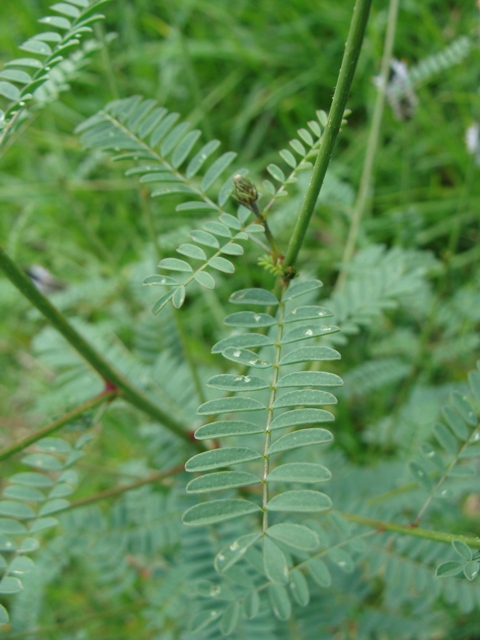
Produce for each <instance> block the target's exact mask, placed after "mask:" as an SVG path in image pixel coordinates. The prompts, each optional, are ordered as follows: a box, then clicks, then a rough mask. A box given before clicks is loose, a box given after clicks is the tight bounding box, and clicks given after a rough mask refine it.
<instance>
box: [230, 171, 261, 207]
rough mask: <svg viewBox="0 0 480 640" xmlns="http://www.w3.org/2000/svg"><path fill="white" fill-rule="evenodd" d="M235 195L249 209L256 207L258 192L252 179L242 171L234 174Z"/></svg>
mask: <svg viewBox="0 0 480 640" xmlns="http://www.w3.org/2000/svg"><path fill="white" fill-rule="evenodd" d="M233 195H234V196H235V198H236V199H237V200H238V202H240V204H243V206H244V207H247V209H255V208H256V207H255V203H256V202H257V200H258V192H257V189H256V187H255V185H254V184H253V182H252V181H251V180H249V179H248V178H246V177H245V176H242V175H241V174H240V173H237V175H235V176H233Z"/></svg>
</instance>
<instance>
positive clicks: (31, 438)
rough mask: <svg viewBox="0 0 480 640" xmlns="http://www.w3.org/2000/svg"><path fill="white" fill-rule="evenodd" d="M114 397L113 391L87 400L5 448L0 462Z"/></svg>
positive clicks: (1, 453) (115, 393)
mask: <svg viewBox="0 0 480 640" xmlns="http://www.w3.org/2000/svg"><path fill="white" fill-rule="evenodd" d="M116 396H117V392H116V391H115V390H110V391H107V390H105V391H103V392H102V393H99V394H98V395H96V396H95V397H94V398H90V400H87V401H86V402H84V403H83V404H80V405H78V407H75V408H74V409H72V410H71V411H68V412H67V413H65V414H64V415H63V416H61V417H60V418H57V420H53V422H49V423H48V424H46V425H45V426H43V427H41V428H40V429H37V430H36V431H34V432H33V433H30V434H29V435H28V436H25V438H22V439H21V440H18V442H15V443H14V444H12V445H10V446H9V447H5V448H4V449H1V450H0V461H2V460H5V459H6V458H10V456H13V455H14V454H15V453H18V452H19V451H23V449H26V448H27V447H28V446H30V445H31V444H33V443H34V442H37V441H38V440H40V439H41V438H45V436H48V435H50V434H51V433H54V432H55V431H58V429H60V428H61V427H63V426H64V425H66V424H68V423H69V422H71V421H72V420H75V418H78V417H79V416H81V415H82V414H84V413H86V412H87V411H89V410H90V409H93V408H94V407H97V406H98V405H100V404H102V403H103V402H108V401H109V400H113V399H114V398H115V397H116Z"/></svg>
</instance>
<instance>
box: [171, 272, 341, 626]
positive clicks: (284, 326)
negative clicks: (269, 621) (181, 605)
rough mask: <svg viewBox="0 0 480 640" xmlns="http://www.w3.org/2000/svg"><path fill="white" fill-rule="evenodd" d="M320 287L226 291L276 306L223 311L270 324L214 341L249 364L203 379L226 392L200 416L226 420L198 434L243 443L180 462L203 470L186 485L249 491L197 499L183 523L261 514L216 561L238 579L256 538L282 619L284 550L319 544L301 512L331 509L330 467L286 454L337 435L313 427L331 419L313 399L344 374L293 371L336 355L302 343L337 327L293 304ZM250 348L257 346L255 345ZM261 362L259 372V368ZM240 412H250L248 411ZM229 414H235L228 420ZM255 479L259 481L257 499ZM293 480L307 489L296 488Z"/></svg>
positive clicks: (286, 606) (285, 607) (230, 320)
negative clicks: (323, 487) (324, 486)
mask: <svg viewBox="0 0 480 640" xmlns="http://www.w3.org/2000/svg"><path fill="white" fill-rule="evenodd" d="M321 286H322V284H321V282H320V281H318V280H314V281H308V282H295V283H293V284H291V285H290V286H289V288H288V289H287V290H286V291H285V292H284V293H283V295H282V298H281V299H280V300H278V299H277V298H276V297H275V296H274V295H273V294H272V293H271V292H269V291H267V290H264V289H245V290H242V291H238V292H236V293H234V294H233V295H232V296H231V297H230V301H231V302H232V303H234V304H240V305H248V306H255V307H259V306H260V307H276V308H277V313H276V316H275V317H274V316H272V315H270V314H269V313H267V312H265V313H263V312H262V313H258V312H257V311H240V312H237V313H233V314H231V315H230V316H228V317H227V319H226V324H228V325H229V326H233V327H237V328H239V329H250V328H253V327H270V330H269V333H268V334H266V335H265V334H263V333H256V332H246V333H236V334H233V335H231V336H230V337H228V338H225V339H224V340H221V341H220V342H219V343H217V344H216V345H215V346H214V347H213V349H212V351H213V352H214V353H222V355H223V356H224V357H225V358H226V359H227V360H228V361H233V362H236V363H238V364H243V365H246V366H247V367H248V368H249V369H252V371H253V372H252V374H249V373H248V374H247V375H236V374H222V375H217V376H214V377H213V378H211V379H210V380H209V381H208V383H207V385H208V386H210V387H212V388H214V389H219V390H222V391H227V392H229V393H230V394H232V395H230V396H227V397H223V398H218V399H214V400H209V401H208V402H206V403H204V404H203V405H201V406H200V408H199V409H198V413H199V414H200V415H207V416H212V417H215V416H217V415H219V414H220V415H221V414H226V419H220V420H216V421H214V422H210V423H208V424H206V425H204V426H202V427H200V428H199V429H198V430H197V431H196V434H195V435H196V437H197V438H199V439H211V438H215V439H221V438H225V437H228V438H234V439H235V445H236V444H237V441H239V440H240V442H239V444H241V446H225V447H221V448H219V449H212V450H210V451H207V452H205V453H202V454H199V455H196V456H194V457H193V458H191V459H190V460H189V461H188V462H187V464H186V466H185V468H186V470H187V471H189V472H195V473H197V472H198V473H201V474H203V473H204V472H209V473H207V474H206V475H199V476H198V477H196V478H194V479H193V480H191V482H190V483H189V484H188V486H187V491H188V492H190V493H204V492H224V491H231V490H232V489H233V488H236V487H247V489H245V490H246V491H248V492H249V493H250V496H249V497H248V499H246V498H245V497H242V498H233V497H226V498H220V499H216V500H209V501H206V502H202V503H200V504H197V505H195V506H193V507H191V508H190V509H188V510H187V511H186V512H185V514H184V517H183V520H184V523H185V524H188V525H193V526H199V525H206V524H218V523H223V522H225V521H228V520H231V519H235V518H239V517H242V518H244V517H245V516H250V515H251V514H256V513H260V512H261V513H262V514H263V516H262V523H261V526H260V527H258V530H256V531H254V532H253V533H249V534H247V535H243V536H241V537H240V538H238V539H237V540H236V541H235V542H233V543H232V544H230V545H229V546H228V547H226V548H225V549H224V550H222V551H221V552H220V553H219V554H218V555H217V557H216V559H215V566H216V568H217V570H218V571H219V572H220V573H221V574H222V575H223V574H224V575H226V576H229V577H230V578H231V579H232V580H233V581H234V582H235V576H234V573H235V571H236V570H237V563H238V562H239V561H240V560H241V559H242V558H243V557H244V556H245V555H249V556H251V555H252V554H254V555H255V554H257V553H259V551H258V550H257V547H258V546H259V545H260V546H261V547H262V551H261V555H260V557H261V561H259V563H260V564H258V563H254V565H255V570H256V572H257V573H260V575H263V576H264V578H266V579H267V580H268V581H269V582H270V583H271V586H270V587H269V589H270V598H271V605H272V607H273V609H274V611H275V612H276V613H277V615H279V617H280V618H282V619H283V618H288V616H289V614H290V610H291V605H290V599H289V596H288V594H287V592H286V590H285V589H286V585H288V584H289V582H290V579H291V578H290V568H291V558H290V553H291V551H292V550H295V551H296V552H297V553H298V552H300V551H301V552H302V553H304V552H307V553H308V552H311V551H313V550H315V549H316V548H317V547H318V544H319V539H318V536H317V534H316V532H315V531H314V530H312V529H311V528H310V527H309V526H306V525H305V524H300V523H298V522H295V520H296V519H297V517H298V516H297V514H302V513H303V514H305V513H307V514H308V513H322V512H325V511H327V510H329V509H330V507H331V501H330V498H329V497H328V496H327V495H326V494H325V493H323V492H321V491H318V490H317V489H316V488H315V485H317V484H319V483H323V482H325V481H328V480H329V479H330V477H331V474H330V472H329V470H328V469H327V468H325V467H324V466H323V465H320V464H314V463H308V462H302V461H301V458H299V456H298V452H297V455H296V457H295V461H289V458H288V456H289V455H290V452H291V451H297V450H299V449H300V450H301V449H302V448H305V447H308V448H310V447H316V446H318V445H322V444H326V443H328V442H330V441H331V440H332V439H333V436H332V434H331V433H330V431H328V430H327V429H325V428H323V426H319V425H323V424H324V423H326V422H331V421H332V420H333V419H334V417H333V415H332V414H331V413H330V412H329V411H326V410H325V409H323V408H319V407H321V406H325V405H332V404H335V403H336V399H335V396H333V394H331V393H329V392H327V391H324V390H323V389H320V388H321V387H325V386H327V387H334V386H339V385H341V384H342V381H341V379H340V378H339V377H338V376H337V375H335V374H333V373H327V372H323V371H301V370H300V371H299V370H298V366H297V365H298V363H309V362H312V361H318V360H332V359H337V358H338V357H340V356H339V354H338V352H336V351H335V350H334V349H330V348H327V347H318V346H308V342H307V341H309V340H310V339H311V338H314V337H318V336H322V335H329V334H331V333H333V332H334V331H336V330H337V327H334V326H331V325H326V324H324V318H326V317H328V316H330V315H331V313H330V312H329V311H328V310H326V309H324V308H323V307H318V306H315V305H310V306H294V304H295V302H296V298H297V297H301V296H302V295H304V294H307V293H310V292H312V291H315V290H317V289H318V288H319V287H321ZM252 348H253V349H261V351H260V353H256V352H254V351H252V350H251V349H252ZM291 367H293V368H294V370H293V371H292V369H291ZM258 370H261V373H262V375H260V374H259V375H257V371H258ZM267 372H268V373H269V375H268V376H267V375H266V374H267ZM319 387H320V388H319ZM245 412H248V418H245V417H244V413H245ZM230 415H233V416H234V418H235V419H233V420H232V419H228V418H229V416H230ZM251 416H254V417H253V418H252V417H251ZM238 465H248V466H247V468H246V469H242V470H241V471H237V470H231V467H237V466H238ZM292 483H293V487H294V488H292V486H291V484H292ZM258 484H261V485H262V489H261V492H260V493H258V495H257V497H255V496H256V492H255V487H256V485H258ZM299 485H300V487H305V488H298V486H299ZM277 513H283V514H289V515H288V516H287V517H288V518H289V520H288V521H283V519H282V520H281V521H278V518H277ZM290 519H291V520H292V521H290ZM292 580H294V581H296V582H298V580H300V578H298V575H297V574H296V573H293V578H292ZM279 612H280V613H279Z"/></svg>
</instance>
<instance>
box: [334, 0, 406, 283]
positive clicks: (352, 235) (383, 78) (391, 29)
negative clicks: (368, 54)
mask: <svg viewBox="0 0 480 640" xmlns="http://www.w3.org/2000/svg"><path fill="white" fill-rule="evenodd" d="M399 1H400V0H390V7H389V12H388V19H387V31H386V34H385V45H384V48H383V56H382V63H381V67H380V83H379V86H378V92H377V99H376V101H375V107H374V110H373V116H372V125H371V127H370V133H369V136H368V143H367V151H366V154H365V162H364V163H363V169H362V177H361V179H360V187H359V190H358V197H357V201H356V203H355V208H354V209H353V212H352V218H351V223H350V229H349V231H348V238H347V242H346V245H345V249H344V251H343V257H342V264H341V270H340V274H339V276H338V279H337V282H336V285H335V290H336V291H339V290H340V289H341V288H342V287H343V285H344V283H345V278H346V275H347V270H348V266H349V264H350V262H351V260H352V256H353V252H354V250H355V244H356V241H357V236H358V232H359V229H360V221H361V219H362V217H363V214H364V212H365V208H366V203H367V198H368V196H369V193H370V187H371V183H372V174H373V165H374V161H375V156H376V153H377V147H378V139H379V135H380V127H381V124H382V115H383V109H384V107H385V96H386V91H387V83H388V74H389V72H390V61H391V59H392V51H393V43H394V41H395V29H396V25H397V15H398V5H399Z"/></svg>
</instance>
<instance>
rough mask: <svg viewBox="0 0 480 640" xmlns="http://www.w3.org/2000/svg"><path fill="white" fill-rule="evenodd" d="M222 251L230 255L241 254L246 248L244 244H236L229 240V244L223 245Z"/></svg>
mask: <svg viewBox="0 0 480 640" xmlns="http://www.w3.org/2000/svg"><path fill="white" fill-rule="evenodd" d="M221 252H222V253H226V254H227V255H229V256H241V255H243V253H244V249H243V247H242V245H240V244H236V243H235V242H227V244H225V245H223V247H222V248H221Z"/></svg>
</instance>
